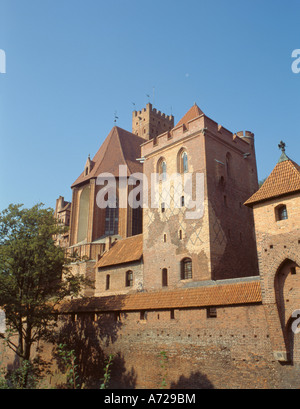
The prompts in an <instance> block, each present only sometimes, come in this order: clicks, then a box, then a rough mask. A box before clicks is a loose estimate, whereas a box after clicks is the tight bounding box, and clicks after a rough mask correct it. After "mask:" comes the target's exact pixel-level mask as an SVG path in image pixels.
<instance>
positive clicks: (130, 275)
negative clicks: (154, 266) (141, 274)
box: [126, 270, 133, 287]
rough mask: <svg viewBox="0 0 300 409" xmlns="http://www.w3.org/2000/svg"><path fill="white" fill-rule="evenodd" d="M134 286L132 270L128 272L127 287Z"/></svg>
mask: <svg viewBox="0 0 300 409" xmlns="http://www.w3.org/2000/svg"><path fill="white" fill-rule="evenodd" d="M132 286H133V272H132V271H131V270H129V271H127V272H126V287H132Z"/></svg>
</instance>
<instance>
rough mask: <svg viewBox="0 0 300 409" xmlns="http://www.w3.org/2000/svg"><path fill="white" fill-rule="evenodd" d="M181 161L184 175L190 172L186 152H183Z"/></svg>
mask: <svg viewBox="0 0 300 409" xmlns="http://www.w3.org/2000/svg"><path fill="white" fill-rule="evenodd" d="M181 161H182V171H183V173H186V172H188V170H189V168H188V156H187V153H186V152H183V153H182V155H181Z"/></svg>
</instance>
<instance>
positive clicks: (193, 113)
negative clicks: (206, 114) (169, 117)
mask: <svg viewBox="0 0 300 409" xmlns="http://www.w3.org/2000/svg"><path fill="white" fill-rule="evenodd" d="M200 115H203V112H202V111H201V109H200V108H199V107H198V105H197V104H194V105H193V106H192V108H191V109H189V110H188V112H187V113H186V114H185V115H184V117H183V118H181V120H180V121H179V122H178V124H177V125H176V126H179V125H183V124H187V123H188V122H189V121H191V120H192V119H194V118H197V117H198V116H200Z"/></svg>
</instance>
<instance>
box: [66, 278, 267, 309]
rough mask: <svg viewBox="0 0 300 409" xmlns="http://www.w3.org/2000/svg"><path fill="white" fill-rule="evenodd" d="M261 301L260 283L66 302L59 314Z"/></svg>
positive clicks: (209, 286) (256, 281) (211, 286)
mask: <svg viewBox="0 0 300 409" xmlns="http://www.w3.org/2000/svg"><path fill="white" fill-rule="evenodd" d="M261 301H262V296H261V286H260V281H259V279H257V280H255V281H254V280H253V281H249V282H246V281H245V282H239V283H238V282H236V283H232V284H218V285H208V286H201V287H196V288H187V289H181V290H173V291H158V292H149V293H135V294H126V295H116V296H110V297H91V298H85V299H84V298H83V299H77V300H72V301H69V302H65V303H64V304H62V305H61V306H60V309H59V310H60V312H62V313H68V312H80V311H86V312H88V311H95V312H96V311H135V310H158V309H171V308H178V309H179V308H194V307H208V306H215V307H217V306H222V305H238V304H254V303H260V302H261Z"/></svg>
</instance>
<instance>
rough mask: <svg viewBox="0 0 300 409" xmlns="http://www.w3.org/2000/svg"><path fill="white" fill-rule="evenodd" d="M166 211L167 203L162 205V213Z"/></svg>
mask: <svg viewBox="0 0 300 409" xmlns="http://www.w3.org/2000/svg"><path fill="white" fill-rule="evenodd" d="M165 210H166V205H165V203H162V204H161V212H162V213H164V212H165Z"/></svg>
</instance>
